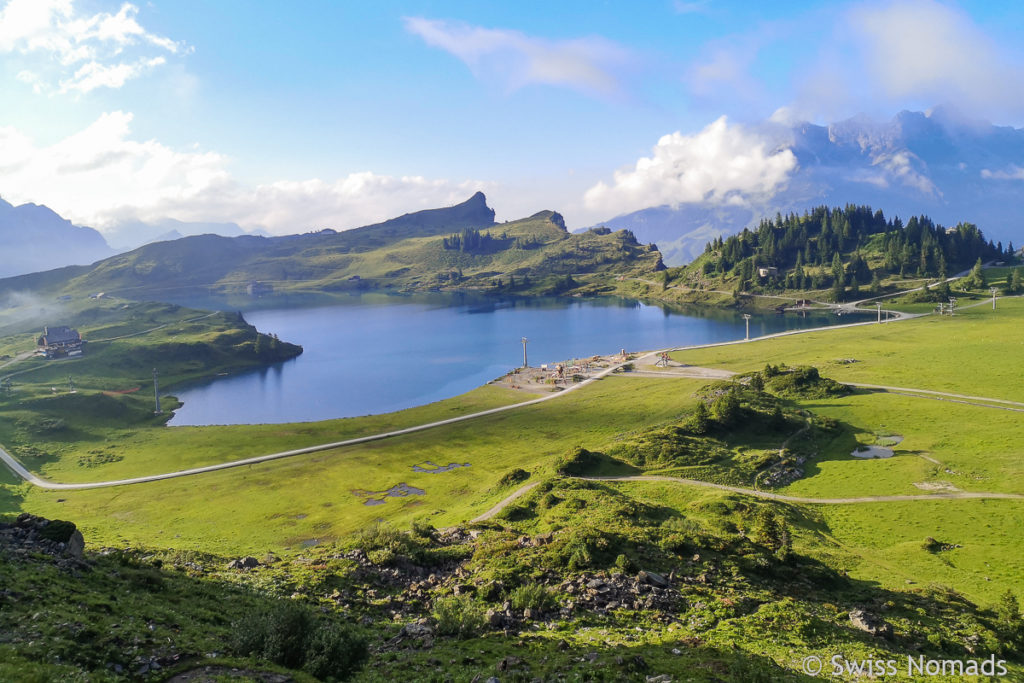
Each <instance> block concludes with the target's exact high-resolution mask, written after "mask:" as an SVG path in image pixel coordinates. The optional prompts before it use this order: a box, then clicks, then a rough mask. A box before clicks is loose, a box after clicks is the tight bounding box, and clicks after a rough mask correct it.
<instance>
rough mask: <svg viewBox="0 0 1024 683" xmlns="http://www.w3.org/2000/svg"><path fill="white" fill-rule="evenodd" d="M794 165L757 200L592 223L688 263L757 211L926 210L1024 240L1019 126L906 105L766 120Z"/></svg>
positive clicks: (904, 214)
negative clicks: (827, 119)
mask: <svg viewBox="0 0 1024 683" xmlns="http://www.w3.org/2000/svg"><path fill="white" fill-rule="evenodd" d="M765 130H766V131H768V132H769V133H770V135H771V136H772V137H773V138H778V139H779V140H780V142H779V143H778V145H777V149H790V150H792V152H793V154H795V155H796V158H797V162H798V164H799V167H798V169H797V171H796V172H795V173H794V174H793V175H792V176H791V177H790V179H789V182H788V184H787V185H786V186H785V188H784V189H783V190H782V191H780V192H778V193H777V194H775V195H774V196H773V197H772V198H771V199H769V200H767V201H765V202H763V203H761V204H758V205H743V206H735V205H716V204H711V203H699V204H681V205H679V206H678V207H676V208H673V207H669V206H661V207H652V208H648V209H643V210H641V211H636V212H633V213H630V214H625V215H622V216H616V217H615V218H612V219H610V220H607V221H603V222H601V223H599V225H605V226H608V227H610V228H615V229H622V228H625V229H629V230H632V231H633V232H634V233H635V234H636V236H637V238H638V239H639V240H640V241H643V242H647V241H650V242H656V243H657V244H658V246H659V248H660V249H661V251H662V253H663V254H664V256H665V260H666V262H667V263H670V264H683V263H687V262H689V261H690V260H692V259H693V258H694V257H696V256H697V255H698V254H700V253H701V252H702V251H703V249H704V245H705V244H706V243H707V241H708V240H709V239H710V238H712V237H715V236H719V235H731V234H735V233H737V232H739V231H740V230H742V229H743V228H744V227H751V228H753V227H756V223H757V222H758V221H759V220H760V218H761V217H762V216H771V217H774V216H775V214H776V213H781V214H783V215H785V214H787V213H789V212H796V213H803V212H804V211H807V210H809V209H810V208H812V207H813V206H817V205H821V204H828V205H832V206H845V205H847V204H856V205H870V206H875V207H883V208H884V211H885V215H886V216H899V217H901V218H903V219H904V220H906V219H907V218H909V217H910V216H913V215H921V214H927V215H929V216H931V217H932V218H933V219H934V220H936V221H940V222H942V223H945V224H949V225H955V224H956V223H958V222H960V221H970V222H972V223H975V224H977V225H978V226H979V227H981V228H982V229H983V230H984V231H985V234H986V235H987V236H988V237H990V238H992V239H994V240H998V241H1002V242H1004V243H1007V242H1010V241H1013V242H1015V243H1017V244H1020V243H1024V234H1022V233H1021V230H1020V228H1021V225H1022V220H1021V218H1020V211H1019V207H1020V206H1021V205H1022V204H1024V129H1017V128H1010V127H1000V126H994V125H992V124H990V123H988V122H983V121H965V120H963V119H962V118H959V117H958V116H956V115H955V114H954V113H952V112H950V111H949V110H947V109H942V108H938V109H935V110H933V111H931V112H928V113H922V112H909V111H904V112H901V113H900V114H898V115H897V116H895V117H894V118H893V119H892V120H891V121H888V122H886V123H876V122H873V121H871V120H869V119H867V118H866V117H864V116H857V117H854V118H851V119H848V120H846V121H841V122H838V123H834V124H831V125H829V126H818V125H814V124H811V123H806V122H803V123H797V124H794V125H791V126H785V127H783V126H780V125H778V124H765Z"/></svg>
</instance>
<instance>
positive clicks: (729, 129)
mask: <svg viewBox="0 0 1024 683" xmlns="http://www.w3.org/2000/svg"><path fill="white" fill-rule="evenodd" d="M796 168H797V160H796V156H795V155H794V154H793V152H792V151H791V150H789V149H784V148H780V146H779V145H778V144H776V143H773V141H771V140H770V139H768V138H767V137H766V136H765V135H763V134H760V133H758V132H755V131H753V130H750V129H747V128H745V127H743V126H739V125H729V123H728V121H727V120H726V117H724V116H723V117H721V118H719V119H718V120H717V121H715V122H713V123H712V124H710V125H709V126H707V127H706V128H704V130H702V131H700V132H699V133H697V134H696V135H683V134H681V133H679V132H676V133H672V134H671V135H665V136H664V137H662V138H661V139H660V140H658V144H657V145H655V147H654V149H653V153H652V155H651V156H650V157H643V158H641V159H639V160H638V161H637V162H636V165H635V166H634V167H633V168H631V169H626V170H621V171H616V172H615V174H614V181H613V182H612V184H611V185H608V184H606V183H604V182H603V181H602V182H599V183H597V184H596V185H594V186H593V187H591V188H590V189H589V190H587V192H586V194H585V195H584V204H585V205H586V206H587V208H588V209H591V210H594V211H603V212H605V213H607V214H609V215H618V214H622V213H627V212H630V211H636V210H639V209H644V208H647V207H650V206H660V205H663V204H668V205H671V206H678V205H679V204H684V203H694V202H709V203H714V204H747V203H751V202H756V201H759V200H764V199H768V198H770V197H771V196H772V195H774V194H775V193H776V192H778V191H779V190H781V189H782V188H783V187H784V186H785V184H786V181H787V180H788V179H789V177H790V175H791V174H792V173H793V172H794V171H795V170H796Z"/></svg>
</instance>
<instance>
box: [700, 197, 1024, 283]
mask: <svg viewBox="0 0 1024 683" xmlns="http://www.w3.org/2000/svg"><path fill="white" fill-rule="evenodd" d="M704 252H705V255H706V258H705V260H704V266H703V269H704V274H706V275H711V274H718V275H726V274H733V275H736V276H738V277H739V279H740V288H741V289H744V290H745V289H748V288H749V287H750V286H751V285H752V284H753V283H754V282H755V281H757V280H760V278H759V277H758V268H768V267H772V268H776V269H777V270H778V274H777V275H774V276H773V277H772V278H771V281H772V284H774V285H776V286H777V287H783V288H786V289H804V290H807V289H825V288H828V287H831V288H833V290H834V294H835V296H836V298H837V299H839V298H842V296H843V294H844V292H845V290H846V287H850V289H851V291H852V293H857V292H858V291H859V289H860V287H862V286H870V287H872V289H877V288H878V287H879V286H880V284H879V283H880V279H881V278H882V277H885V276H888V275H896V274H899V275H901V276H904V277H947V276H948V275H950V274H952V273H955V272H958V271H961V270H964V269H966V268H969V267H970V266H971V265H972V264H974V263H976V262H977V260H978V259H982V260H983V261H988V260H994V259H1010V258H1012V255H1013V245H1012V244H1010V245H1008V246H1007V248H1005V249H1004V248H1003V245H1002V243H998V244H994V243H992V241H986V240H985V236H984V235H983V234H982V232H981V230H979V229H978V227H977V226H975V225H973V224H971V223H960V224H958V225H957V226H956V227H955V228H952V229H949V230H947V229H946V228H944V227H943V226H941V225H938V224H936V223H935V222H933V221H932V220H931V219H930V218H928V217H927V216H915V217H913V218H911V219H910V220H909V221H907V223H906V225H904V224H903V222H902V221H901V220H900V219H899V218H893V219H886V218H885V216H884V215H883V213H882V212H881V211H880V210H879V211H872V210H871V208H870V207H867V206H855V205H847V206H846V207H845V208H841V209H840V208H834V209H830V208H828V207H825V206H820V207H817V208H815V209H814V210H812V211H809V212H805V213H804V214H803V215H797V214H792V213H791V214H789V215H787V216H785V217H783V216H782V215H781V214H776V216H775V218H774V219H762V221H761V223H760V224H759V225H758V227H757V229H756V230H750V229H744V230H743V232H742V233H740V234H738V235H733V236H732V237H729V238H727V239H722V238H720V237H719V238H717V239H715V240H714V241H712V242H709V243H708V244H707V246H706V247H705V250H704ZM868 256H870V257H871V258H872V260H873V261H874V262H876V267H875V268H873V269H872V268H871V267H870V266H869V264H868ZM879 261H880V263H878V262H879Z"/></svg>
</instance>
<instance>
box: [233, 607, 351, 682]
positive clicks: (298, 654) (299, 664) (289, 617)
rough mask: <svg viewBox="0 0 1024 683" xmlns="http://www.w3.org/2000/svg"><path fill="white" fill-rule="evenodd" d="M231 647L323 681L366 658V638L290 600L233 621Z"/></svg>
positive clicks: (344, 675) (343, 675)
mask: <svg viewBox="0 0 1024 683" xmlns="http://www.w3.org/2000/svg"><path fill="white" fill-rule="evenodd" d="M230 646H231V649H232V651H234V652H235V653H236V654H239V655H243V656H248V655H254V656H256V657H259V658H261V659H265V660H268V661H270V662H273V663H274V664H279V665H281V666H286V667H288V668H291V669H299V668H302V669H305V670H306V671H308V672H309V673H311V674H312V675H314V676H316V677H317V678H320V679H323V680H334V679H344V678H347V677H348V676H350V675H351V674H353V673H354V672H355V671H357V670H358V669H359V667H360V666H362V664H363V662H364V661H365V660H366V658H367V655H368V651H367V647H366V641H365V640H363V639H362V638H361V637H359V636H358V635H357V634H356V633H355V632H353V631H352V630H350V629H349V628H347V627H344V626H341V625H339V624H335V623H332V622H329V621H322V620H317V619H316V618H314V616H313V614H312V613H311V612H310V611H309V610H307V609H306V608H304V607H302V606H301V605H297V604H294V603H290V602H281V603H278V604H277V605H276V606H275V607H273V608H272V609H271V610H269V611H267V612H254V613H250V614H248V615H246V616H245V617H244V618H243V619H242V620H240V621H238V622H236V623H235V624H234V630H233V633H232V638H231V644H230Z"/></svg>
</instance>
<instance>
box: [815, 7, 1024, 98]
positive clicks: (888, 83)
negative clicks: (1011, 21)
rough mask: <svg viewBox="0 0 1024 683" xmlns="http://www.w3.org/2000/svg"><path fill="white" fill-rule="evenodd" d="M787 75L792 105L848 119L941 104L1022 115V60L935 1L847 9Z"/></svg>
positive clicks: (959, 12) (964, 17)
mask: <svg viewBox="0 0 1024 683" xmlns="http://www.w3.org/2000/svg"><path fill="white" fill-rule="evenodd" d="M808 64H810V65H811V66H809V68H807V69H806V70H805V71H804V72H802V73H801V72H798V73H796V74H795V78H796V80H797V81H798V83H797V84H796V85H797V88H798V90H799V92H798V94H797V96H796V99H797V106H798V107H799V108H800V109H802V110H804V111H806V112H807V113H808V114H811V115H818V116H821V115H824V116H828V117H836V116H842V115H845V116H848V115H850V114H852V113H855V112H857V111H864V110H865V108H869V109H871V108H873V109H874V110H875V112H876V113H880V112H881V111H888V112H891V111H892V110H894V109H907V108H909V109H920V108H924V107H928V106H932V105H934V104H936V103H949V104H953V105H955V107H956V108H957V109H959V110H961V111H962V112H964V113H965V114H969V115H981V116H983V117H985V118H991V117H995V116H1007V115H1009V116H1017V115H1019V114H1021V113H1022V112H1024V91H1022V90H1021V88H1020V87H1019V84H1020V83H1021V82H1022V81H1024V55H1022V54H1021V51H1020V49H1019V47H1018V46H1016V45H1001V44H1000V42H999V41H998V40H997V39H996V38H995V37H993V36H991V35H989V34H987V33H986V32H985V31H984V30H983V29H982V27H980V26H979V25H978V24H977V23H976V22H975V21H974V20H973V19H972V17H971V16H970V15H969V14H967V13H966V12H964V11H962V10H960V9H958V8H956V7H955V6H951V5H949V4H943V3H940V2H936V1H935V0H896V1H894V2H868V3H861V4H857V5H854V6H853V7H852V8H851V9H849V10H847V11H845V12H843V13H841V14H840V15H839V16H837V17H836V19H835V20H834V23H833V25H832V27H831V31H824V32H822V38H821V39H820V47H819V50H818V54H817V56H816V57H815V58H814V59H813V60H809V61H808Z"/></svg>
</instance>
